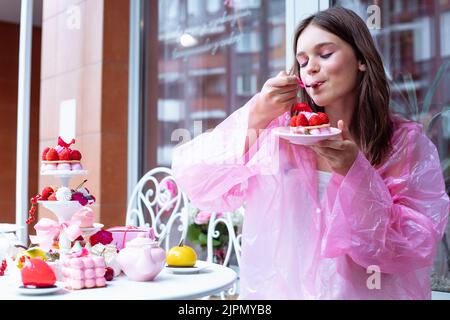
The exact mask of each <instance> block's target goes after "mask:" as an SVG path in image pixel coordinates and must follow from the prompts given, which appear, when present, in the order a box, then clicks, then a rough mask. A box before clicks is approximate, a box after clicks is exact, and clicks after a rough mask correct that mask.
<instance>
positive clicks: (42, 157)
mask: <svg viewBox="0 0 450 320" xmlns="http://www.w3.org/2000/svg"><path fill="white" fill-rule="evenodd" d="M48 150H50V148H49V147H45V149H44V151H42V155H41V159H42V160H44V161H45V160H47V152H48Z"/></svg>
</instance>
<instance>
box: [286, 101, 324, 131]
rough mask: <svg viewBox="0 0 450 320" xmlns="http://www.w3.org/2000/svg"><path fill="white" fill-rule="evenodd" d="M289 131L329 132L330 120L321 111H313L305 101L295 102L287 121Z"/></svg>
mask: <svg viewBox="0 0 450 320" xmlns="http://www.w3.org/2000/svg"><path fill="white" fill-rule="evenodd" d="M289 128H290V132H291V133H297V134H306V135H322V134H329V133H331V131H330V120H329V119H328V116H327V115H326V114H325V113H323V112H317V113H316V112H313V111H312V109H311V107H310V106H308V105H307V104H306V103H297V104H296V106H295V107H294V108H293V110H292V116H291V120H290V121H289Z"/></svg>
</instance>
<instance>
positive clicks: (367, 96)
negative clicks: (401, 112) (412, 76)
mask: <svg viewBox="0 0 450 320" xmlns="http://www.w3.org/2000/svg"><path fill="white" fill-rule="evenodd" d="M309 25H315V26H317V27H319V28H322V29H324V30H326V31H328V32H330V33H333V34H334V35H336V36H338V37H339V38H341V39H342V40H343V41H345V42H347V43H348V44H349V45H350V46H351V47H352V48H353V51H354V53H355V55H356V58H357V59H358V60H359V61H361V62H362V63H363V64H365V65H366V71H364V72H359V78H358V80H359V81H358V82H359V85H358V87H357V90H358V94H357V105H356V108H355V112H354V113H353V117H352V120H351V123H350V125H349V130H350V132H351V134H352V136H353V137H354V139H356V143H357V144H358V146H359V148H360V150H361V151H362V152H363V153H364V154H365V156H366V157H367V159H368V160H369V161H370V163H371V164H372V165H374V166H376V165H379V164H381V163H382V161H383V160H384V158H385V156H386V155H387V154H388V153H389V150H390V147H391V137H392V133H393V122H392V119H391V116H390V112H389V94H390V89H389V84H388V81H387V78H386V73H385V71H384V67H383V62H382V61H381V57H380V54H379V53H378V51H377V49H376V47H375V44H374V42H373V39H372V36H371V35H370V32H369V29H368V28H367V26H366V24H365V23H364V21H363V20H362V19H361V18H360V17H359V16H358V15H357V14H356V13H354V12H353V11H351V10H348V9H345V8H341V7H333V8H330V9H327V10H324V11H320V12H317V13H315V14H313V15H311V16H309V17H307V18H306V19H304V20H303V21H302V22H301V23H300V25H299V26H298V27H297V30H296V32H295V38H294V56H295V55H296V51H297V42H298V38H299V36H300V34H301V33H302V32H303V31H304V30H305V29H306V27H308V26H309ZM291 73H293V74H296V75H297V76H299V77H300V65H299V63H298V61H297V59H295V63H294V66H293V68H292V70H291ZM301 92H302V98H303V99H304V100H306V101H307V102H308V103H309V104H310V105H311V106H312V107H313V109H315V111H323V109H322V108H321V107H320V106H317V105H315V103H314V101H312V99H311V98H310V97H309V96H308V94H307V92H306V90H305V89H304V88H302V89H301Z"/></svg>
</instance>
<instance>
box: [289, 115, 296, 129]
mask: <svg viewBox="0 0 450 320" xmlns="http://www.w3.org/2000/svg"><path fill="white" fill-rule="evenodd" d="M289 126H290V127H296V126H297V116H293V117H292V118H291V121H290V122H289Z"/></svg>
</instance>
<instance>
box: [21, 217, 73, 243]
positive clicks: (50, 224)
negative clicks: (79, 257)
mask: <svg viewBox="0 0 450 320" xmlns="http://www.w3.org/2000/svg"><path fill="white" fill-rule="evenodd" d="M34 229H35V230H36V235H35V236H30V241H31V243H33V244H39V246H40V247H41V249H42V250H44V251H48V250H50V249H51V248H52V247H53V239H54V238H55V237H56V236H57V235H58V234H60V232H64V233H65V234H66V236H67V238H68V239H69V240H70V241H74V240H75V239H77V238H78V237H79V236H81V235H82V231H81V229H80V221H70V222H63V223H58V222H56V221H55V220H52V219H48V218H42V219H40V220H39V222H38V223H37V224H36V225H35V226H34Z"/></svg>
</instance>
